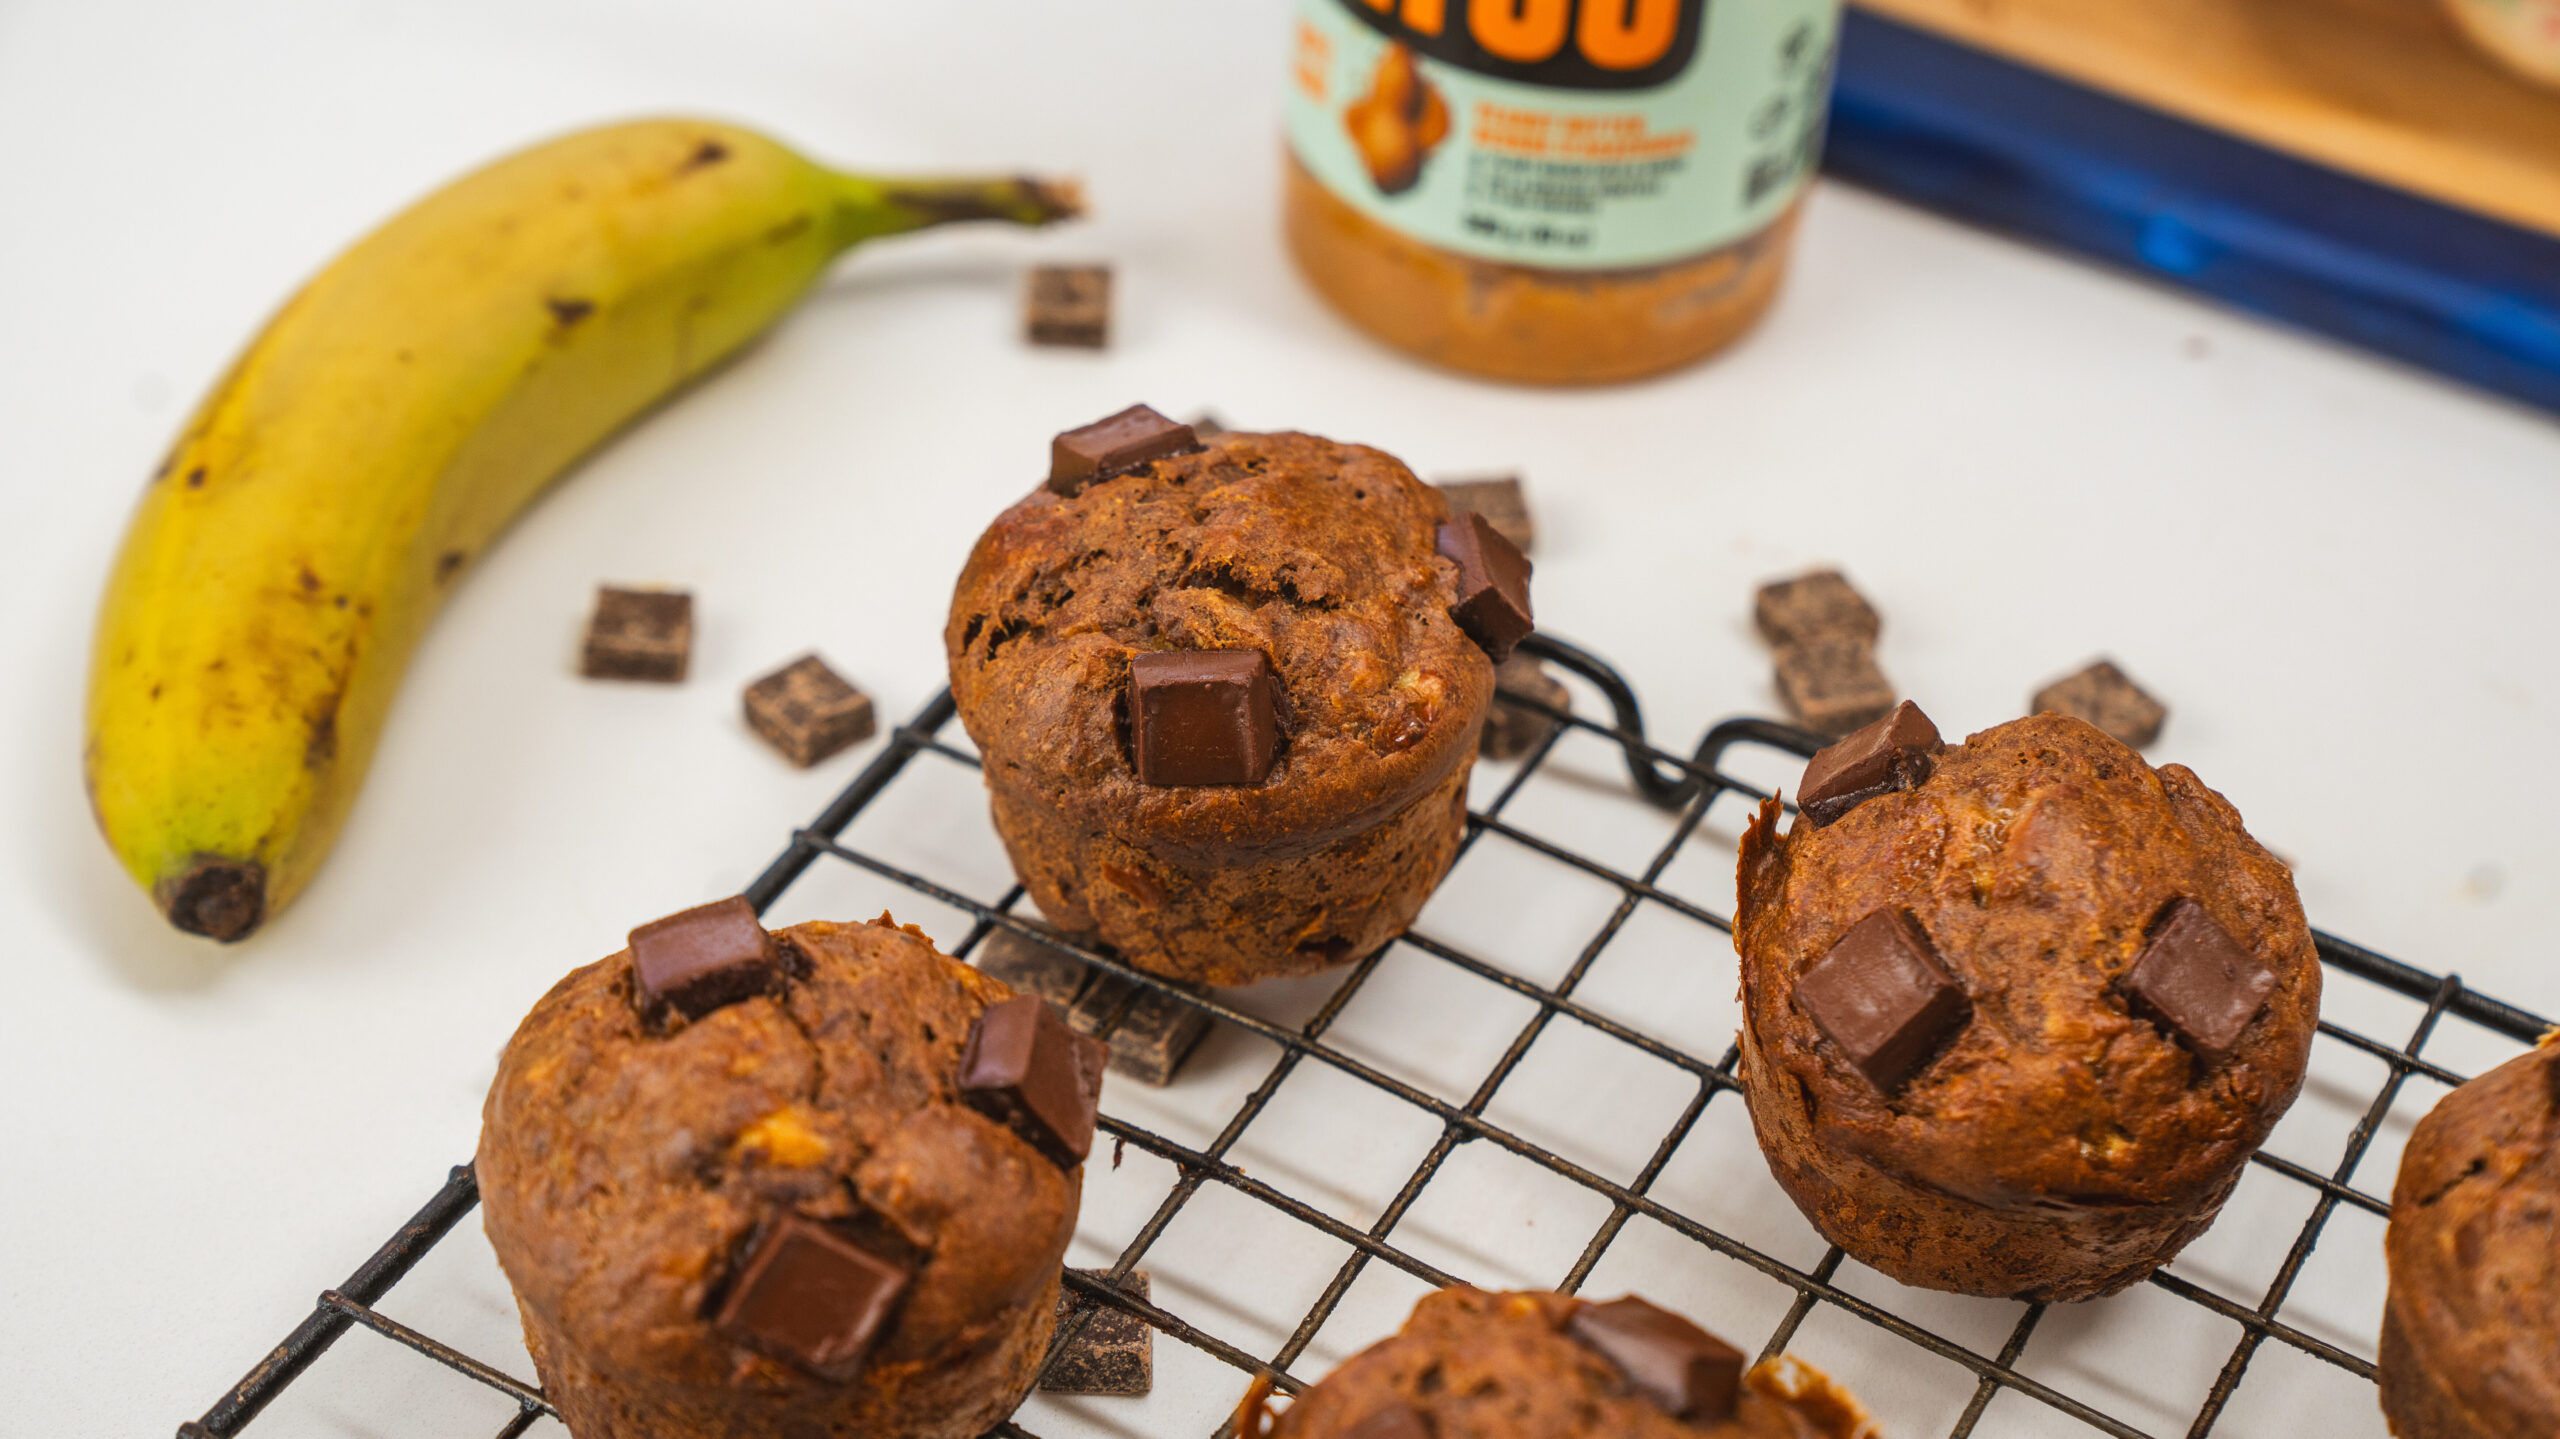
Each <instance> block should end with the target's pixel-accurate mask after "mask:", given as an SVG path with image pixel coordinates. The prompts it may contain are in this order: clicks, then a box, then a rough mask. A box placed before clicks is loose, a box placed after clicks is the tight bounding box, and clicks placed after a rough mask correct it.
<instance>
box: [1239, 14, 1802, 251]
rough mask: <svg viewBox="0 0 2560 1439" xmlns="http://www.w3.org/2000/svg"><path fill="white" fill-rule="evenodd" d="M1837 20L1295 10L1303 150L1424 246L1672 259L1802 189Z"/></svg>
mask: <svg viewBox="0 0 2560 1439" xmlns="http://www.w3.org/2000/svg"><path fill="white" fill-rule="evenodd" d="M1839 28H1840V6H1839V0H1298V5H1297V33H1296V42H1295V43H1296V55H1295V59H1294V62H1293V65H1292V75H1291V83H1290V86H1289V142H1290V146H1291V148H1292V149H1293V150H1294V151H1295V152H1296V154H1297V157H1298V161H1299V163H1300V164H1302V165H1304V166H1305V167H1306V168H1307V170H1308V172H1309V173H1311V174H1313V175H1314V176H1315V177H1316V179H1317V180H1318V181H1319V182H1320V183H1322V184H1323V185H1324V186H1325V187H1326V188H1327V189H1329V190H1331V191H1332V192H1333V193H1334V194H1336V195H1338V196H1340V197H1341V198H1342V199H1343V200H1345V201H1347V202H1348V203H1350V204H1351V205H1353V206H1355V207H1357V208H1358V209H1359V210H1361V211H1362V212H1363V213H1365V214H1367V215H1369V216H1371V217H1373V218H1375V219H1376V220H1378V221H1379V222H1380V223H1382V224H1385V225H1387V226H1390V227H1392V228H1394V229H1397V230H1401V231H1403V232H1404V233H1406V234H1408V235H1411V236H1413V237H1414V238H1415V239H1418V240H1421V241H1423V242H1424V243H1426V244H1431V245H1437V246H1439V247H1441V248H1443V249H1447V250H1454V251H1457V252H1458V253H1460V254H1465V255H1474V256H1478V257H1481V258H1483V259H1488V260H1504V261H1510V262H1512V263H1515V264H1523V265H1535V266H1540V267H1544V268H1549V269H1568V270H1598V269H1621V268H1626V267H1629V266H1636V265H1652V264H1661V263H1665V262H1668V261H1673V260H1680V259H1685V258H1687V257H1689V256H1692V255H1697V254H1701V253H1703V252H1705V251H1708V250H1713V249H1718V248H1721V247H1723V246H1725V245H1728V244H1731V243H1733V242H1734V241H1736V240H1739V239H1742V238H1743V237H1745V236H1747V235H1750V234H1752V233H1753V232H1755V231H1757V230H1759V229H1761V228H1762V227H1764V226H1766V225H1767V224H1769V222H1771V221H1772V220H1774V219H1776V218H1777V217H1778V214H1779V212H1781V211H1783V210H1784V209H1785V208H1786V207H1787V205H1788V204H1789V203H1791V202H1792V201H1793V200H1794V199H1795V197H1796V196H1797V194H1798V193H1800V192H1801V191H1802V190H1803V189H1804V186H1805V184H1806V182H1807V181H1808V179H1810V177H1811V175H1812V172H1813V167H1814V164H1815V162H1816V161H1817V160H1819V159H1820V157H1821V150H1822V126H1823V118H1824V114H1825V106H1826V105H1827V103H1828V101H1829V98H1830V89H1831V62H1832V56H1833V50H1834V46H1835V45H1836V44H1837V42H1838V39H1839Z"/></svg>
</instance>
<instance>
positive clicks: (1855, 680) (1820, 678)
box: [1777, 639, 1894, 735]
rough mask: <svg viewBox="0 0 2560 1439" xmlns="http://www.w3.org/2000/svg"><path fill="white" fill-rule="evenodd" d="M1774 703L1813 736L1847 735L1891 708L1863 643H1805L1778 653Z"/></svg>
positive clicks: (1888, 688) (1889, 694)
mask: <svg viewBox="0 0 2560 1439" xmlns="http://www.w3.org/2000/svg"><path fill="white" fill-rule="evenodd" d="M1777 678H1778V698H1779V699H1781V700H1784V701H1785V702H1786V706H1787V711H1788V713H1790V714H1792V715H1794V716H1795V717H1796V722H1797V723H1799V724H1801V725H1803V726H1804V727H1805V728H1806V729H1809V730H1812V731H1814V732H1815V733H1817V734H1835V735H1836V734H1847V733H1848V732H1849V731H1851V730H1853V729H1856V728H1857V727H1858V726H1860V725H1862V724H1867V723H1870V722H1871V721H1873V720H1875V719H1877V718H1879V717H1881V716H1882V715H1883V714H1884V713H1885V711H1887V710H1890V709H1892V708H1893V701H1894V693H1893V684H1892V682H1891V681H1889V680H1887V679H1886V678H1885V677H1884V671H1882V670H1880V669H1878V668H1876V652H1875V647H1874V646H1873V645H1870V644H1869V643H1868V642H1866V641H1865V640H1859V639H1830V640H1810V641H1807V642H1805V643H1802V644H1793V645H1789V646H1787V647H1786V648H1784V649H1782V650H1780V651H1778V664H1777Z"/></svg>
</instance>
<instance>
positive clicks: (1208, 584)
mask: <svg viewBox="0 0 2560 1439" xmlns="http://www.w3.org/2000/svg"><path fill="white" fill-rule="evenodd" d="M1448 518H1449V510H1448V506H1447V504H1446V503H1445V502H1444V501H1443V500H1442V499H1441V497H1440V496H1439V494H1438V493H1437V492H1436V491H1434V490H1432V489H1431V488H1430V487H1429V486H1427V485H1425V484H1423V483H1422V482H1421V481H1419V480H1417V479H1415V478H1414V476H1413V472H1412V471H1410V470H1408V469H1406V468H1405V467H1404V466H1403V465H1402V464H1400V463H1398V462H1397V461H1396V460H1395V459H1394V458H1393V457H1392V456H1389V455H1387V454H1384V453H1382V452H1380V451H1377V450H1373V449H1370V448H1368V447H1367V446H1364V445H1344V444H1336V443H1335V442H1333V441H1331V440H1326V439H1320V438H1318V437H1316V436H1313V435H1301V434H1243V433H1235V432H1228V433H1226V434H1222V435H1219V436H1217V437H1215V438H1213V439H1211V440H1209V441H1208V442H1207V444H1206V445H1205V446H1204V447H1203V448H1201V449H1199V450H1197V451H1195V452H1192V453H1189V454H1181V455H1174V456H1170V457H1166V458H1159V459H1155V460H1152V461H1149V462H1147V463H1144V464H1141V465H1139V466H1137V467H1136V468H1135V469H1132V470H1130V471H1128V472H1126V473H1122V474H1117V475H1114V476H1111V477H1109V478H1106V479H1102V480H1098V481H1096V482H1093V483H1091V484H1089V485H1087V486H1085V487H1084V488H1083V489H1082V490H1081V492H1079V493H1077V494H1075V495H1074V496H1072V497H1068V496H1063V495H1060V494H1058V493H1056V492H1055V491H1053V490H1052V489H1050V488H1047V487H1043V488H1041V489H1038V490H1035V491H1033V492H1032V493H1031V494H1030V495H1029V496H1027V497H1026V498H1024V499H1023V500H1021V501H1020V502H1018V503H1016V504H1015V505H1014V506H1013V507H1012V508H1011V509H1008V510H1006V511H1005V512H1004V513H1003V514H1002V515H999V516H998V517H997V518H996V521H995V523H994V524H993V525H991V526H989V527H988V529H987V532H986V533H985V534H984V535H983V536H981V537H980V538H979V540H978V543H977V546H976V548H975V549H974V550H973V551H972V552H971V553H970V556H969V562H968V565H967V567H966V568H965V569H964V570H963V571H962V572H961V575H960V582H959V585H958V587H957V589H956V590H955V591H954V593H953V595H952V600H951V619H950V623H949V626H948V627H947V628H946V630H945V631H944V635H943V640H944V646H945V649H946V650H947V652H948V654H949V657H950V662H951V688H952V693H953V696H954V698H955V699H956V700H957V701H958V704H959V710H960V717H961V720H962V722H963V723H964V724H965V725H966V726H967V727H968V731H969V735H970V738H971V739H973V740H975V741H976V742H977V745H978V747H979V749H980V751H981V752H982V753H983V754H984V755H985V757H986V760H987V766H988V778H989V781H990V782H991V783H993V784H997V785H1000V786H1009V787H1015V788H1028V789H1030V790H1031V791H1033V792H1034V793H1036V794H1038V795H1039V796H1041V797H1042V798H1043V799H1044V801H1045V802H1047V803H1049V804H1051V805H1054V806H1056V807H1058V808H1060V809H1061V810H1063V811H1064V812H1065V813H1066V814H1068V815H1069V816H1070V817H1072V818H1073V819H1074V820H1075V821H1076V822H1078V823H1081V824H1083V825H1085V826H1086V827H1087V828H1089V829H1092V830H1095V831H1099V832H1114V833H1128V832H1131V831H1138V832H1143V833H1144V834H1145V835H1146V836H1147V842H1148V843H1149V844H1150V845H1151V846H1156V847H1159V848H1171V849H1173V850H1174V851H1176V852H1181V853H1186V854H1187V855H1188V856H1189V857H1191V858H1194V859H1200V860H1212V861H1214V860H1215V859H1217V858H1218V857H1219V856H1221V855H1222V854H1225V853H1228V852H1230V851H1232V850H1233V849H1234V848H1236V847H1238V846H1251V847H1254V848H1257V849H1260V850H1262V851H1263V852H1265V853H1268V852H1269V851H1270V847H1271V846H1272V845H1273V844H1274V843H1275V842H1277V843H1279V844H1282V845H1284V846H1302V847H1303V848H1304V849H1305V850H1309V851H1312V850H1314V849H1317V848H1320V847H1321V846H1323V845H1324V844H1325V843H1327V842H1329V841H1331V840H1332V839H1335V838H1337V837H1339V836H1341V835H1344V834H1348V833H1351V832H1354V831H1356V830H1359V829H1363V828H1366V827H1367V826H1369V825H1371V824H1373V823H1375V822H1376V821H1378V820H1379V819H1381V818H1383V817H1385V816H1386V815H1388V814H1390V813H1392V812H1393V811H1394V810H1396V809H1397V808H1399V807H1401V806H1402V805H1404V804H1406V803H1408V802H1409V801H1411V800H1412V799H1413V798H1414V797H1415V796H1417V795H1419V794H1421V793H1423V792H1424V791H1426V790H1428V789H1429V788H1430V787H1431V786H1433V785H1434V784H1437V783H1438V782H1439V781H1440V780H1441V779H1443V778H1444V777H1446V776H1447V775H1448V774H1449V772H1450V771H1451V769H1452V768H1453V767H1455V766H1456V765H1457V764H1458V763H1459V762H1460V761H1461V760H1462V759H1463V758H1465V757H1466V756H1467V755H1469V754H1472V753H1473V752H1474V749H1475V744H1476V735H1477V731H1478V729H1479V728H1480V727H1481V726H1482V724H1483V721H1484V712H1485V706H1486V703H1487V701H1488V699H1489V698H1490V696H1491V694H1492V692H1493V665H1492V662H1491V661H1489V660H1488V659H1487V658H1486V657H1485V654H1484V651H1483V650H1481V649H1480V648H1478V646H1477V644H1476V642H1475V641H1474V640H1471V639H1469V638H1468V637H1467V635H1466V634H1465V633H1464V632H1463V631H1461V630H1460V629H1459V627H1458V624H1457V623H1456V621H1454V620H1453V619H1451V617H1450V614H1449V608H1450V606H1451V604H1452V603H1453V602H1455V601H1456V599H1457V598H1458V594H1457V583H1458V580H1457V568H1456V566H1455V565H1454V564H1453V563H1452V562H1451V561H1450V560H1448V559H1445V558H1443V557H1442V556H1441V555H1440V553H1439V552H1438V549H1437V538H1438V530H1439V527H1440V525H1441V523H1442V522H1444V521H1446V520H1447V519H1448ZM1163 650H1259V651H1262V652H1263V653H1265V654H1267V655H1268V656H1269V657H1270V662H1271V664H1272V666H1273V669H1274V671H1275V672H1276V676H1277V680H1278V686H1277V692H1276V695H1275V699H1276V700H1277V709H1278V720H1279V730H1280V742H1279V751H1278V755H1277V758H1276V760H1275V761H1274V762H1273V764H1272V766H1271V768H1270V770H1269V772H1268V773H1267V774H1266V775H1265V777H1264V778H1263V779H1262V780H1261V781H1260V782H1259V783H1255V784H1244V785H1185V786H1154V785H1146V784H1141V783H1140V782H1139V781H1138V778H1137V774H1136V771H1135V769H1134V766H1133V757H1132V752H1131V741H1130V734H1129V716H1128V710H1127V690H1128V686H1129V672H1130V657H1131V656H1132V655H1133V654H1137V653H1140V652H1144V651H1163Z"/></svg>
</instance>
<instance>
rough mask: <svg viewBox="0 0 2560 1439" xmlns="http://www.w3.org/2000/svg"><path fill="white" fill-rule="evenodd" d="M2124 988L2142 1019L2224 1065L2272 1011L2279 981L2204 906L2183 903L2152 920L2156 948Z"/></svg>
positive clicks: (2148, 948)
mask: <svg viewBox="0 0 2560 1439" xmlns="http://www.w3.org/2000/svg"><path fill="white" fill-rule="evenodd" d="M2117 984H2118V986H2119V987H2120V988H2122V989H2123V991H2124V995H2125V998H2126V999H2127V1000H2129V1001H2130V1002H2131V1003H2132V1006H2133V1009H2134V1010H2135V1012H2136V1013H2139V1014H2140V1015H2142V1016H2143V1017H2144V1018H2145V1019H2148V1020H2150V1021H2151V1022H2152V1023H2154V1024H2157V1025H2159V1026H2160V1027H2161V1028H2162V1029H2165V1030H2167V1031H2169V1034H2170V1036H2171V1037H2172V1038H2174V1039H2176V1040H2177V1041H2178V1042H2179V1043H2180V1044H2183V1045H2185V1046H2186V1047H2187V1048H2189V1049H2191V1050H2193V1051H2195V1054H2196V1057H2197V1058H2199V1059H2201V1060H2203V1061H2204V1062H2205V1063H2207V1064H2216V1063H2219V1062H2221V1060H2222V1059H2223V1057H2224V1056H2226V1055H2228V1054H2230V1052H2231V1048H2232V1046H2233V1045H2235V1044H2238V1043H2239V1042H2240V1035H2241V1032H2242V1031H2243V1030H2246V1029H2247V1028H2248V1027H2249V1021H2250V1020H2253V1019H2255V1018H2257V1017H2258V1011H2259V1010H2261V1009H2264V1008H2266V1006H2267V996H2268V995H2269V994H2270V993H2272V992H2274V990H2275V987H2276V976H2275V972H2274V971H2273V970H2270V969H2268V968H2267V967H2266V965H2264V964H2263V963H2260V962H2259V959H2258V957H2257V956H2256V955H2254V954H2251V953H2250V952H2249V951H2247V950H2245V949H2243V948H2241V947H2240V942H2239V941H2238V940H2235V939H2233V938H2232V937H2231V934H2230V932H2229V931H2228V930H2225V929H2224V928H2223V927H2222V926H2221V925H2218V924H2216V923H2214V922H2213V916H2212V915H2209V914H2207V913H2205V912H2204V906H2203V905H2200V904H2198V903H2196V902H2195V901H2194V900H2191V899H2186V898H2183V897H2181V898H2179V899H2175V900H2172V901H2170V903H2169V907H2168V908H2167V909H2166V910H2165V911H2163V912H2162V913H2161V915H2160V917H2159V918H2158V919H2157V920H2155V921H2153V922H2152V926H2151V940H2150V942H2149V943H2148V944H2146V945H2144V946H2143V949H2142V955H2141V957H2140V958H2138V959H2136V960H2135V961H2134V962H2133V968H2131V969H2128V970H2126V971H2125V974H2124V978H2123V979H2121V980H2118V981H2117Z"/></svg>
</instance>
